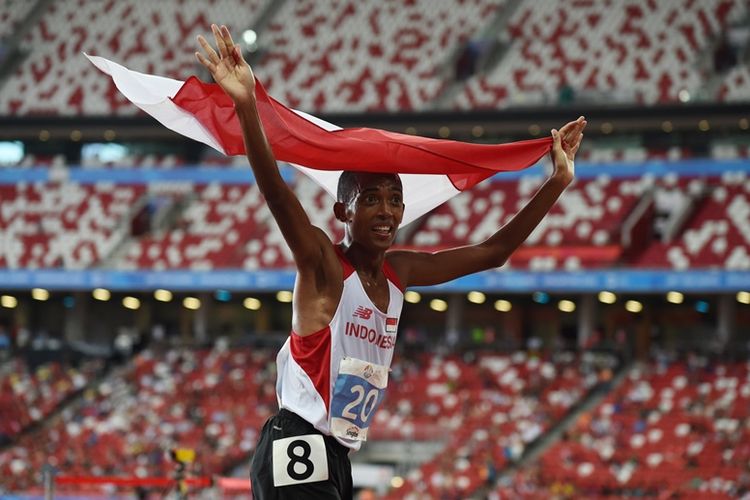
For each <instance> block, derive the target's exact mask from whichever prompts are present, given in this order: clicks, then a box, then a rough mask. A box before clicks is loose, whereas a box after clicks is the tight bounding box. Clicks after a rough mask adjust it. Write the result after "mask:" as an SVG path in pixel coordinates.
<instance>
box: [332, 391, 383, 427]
mask: <svg viewBox="0 0 750 500" xmlns="http://www.w3.org/2000/svg"><path fill="white" fill-rule="evenodd" d="M351 393H352V394H356V397H355V398H354V400H353V401H352V402H351V403H349V404H348V405H346V406H345V407H344V411H343V412H341V415H342V416H343V417H344V418H348V419H349V420H352V421H356V420H357V417H359V420H361V421H362V422H364V423H367V421H368V420H369V419H370V415H371V414H372V411H373V410H374V409H375V407H376V406H377V404H378V397H379V396H380V391H379V390H378V389H370V391H369V392H368V393H367V396H365V388H364V387H363V386H362V385H355V386H354V387H352V388H351ZM363 399H364V403H363V402H362V400H363ZM360 404H361V409H360V411H359V415H357V414H356V413H354V412H353V411H352V410H354V411H356V409H357V407H358V406H360Z"/></svg>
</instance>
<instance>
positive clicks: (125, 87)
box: [86, 55, 552, 226]
mask: <svg viewBox="0 0 750 500" xmlns="http://www.w3.org/2000/svg"><path fill="white" fill-rule="evenodd" d="M86 57H87V58H88V59H89V60H90V61H91V62H92V63H93V64H94V65H95V66H96V67H97V68H99V69H100V70H101V71H103V72H104V73H106V74H108V75H110V76H111V77H112V79H113V80H114V83H115V85H116V86H117V88H118V89H119V90H120V92H122V94H123V95H124V96H125V97H126V98H127V99H128V100H130V101H131V102H132V103H133V104H135V105H136V106H138V107H139V108H140V109H142V110H143V111H145V112H146V113H148V114H149V115H151V116H153V117H154V118H156V119H157V120H158V121H159V122H160V123H162V124H163V125H164V126H165V127H167V128H169V129H171V130H173V131H175V132H177V133H179V134H182V135H184V136H186V137H190V138H191V139H194V140H197V141H200V142H202V143H204V144H207V145H208V146H211V147H212V148H214V149H216V150H217V151H219V152H221V153H223V154H226V155H244V154H245V146H244V143H243V140H242V130H241V128H240V124H239V120H238V118H237V115H236V114H235V111H234V103H233V102H232V100H231V99H230V98H229V96H227V95H226V94H225V93H224V91H223V90H222V89H221V88H220V87H219V86H218V85H216V84H213V83H204V82H201V81H200V80H198V79H197V78H195V77H190V78H189V79H188V80H187V81H185V82H183V81H180V80H174V79H171V78H165V77H161V76H155V75H147V74H144V73H139V72H136V71H132V70H129V69H127V68H125V67H124V66H121V65H119V64H117V63H115V62H112V61H109V60H107V59H105V58H103V57H98V56H89V55H86ZM255 92H256V98H257V105H258V112H259V114H260V118H261V121H262V122H263V127H264V129H265V131H266V135H267V137H268V140H269V142H270V144H271V148H272V149H273V153H274V156H275V157H276V159H277V160H281V161H285V162H288V163H290V164H291V165H292V166H294V167H295V168H297V169H299V170H300V171H301V172H303V173H305V174H306V175H308V176H309V177H311V178H312V179H313V180H314V181H315V182H317V183H318V184H319V185H320V186H321V187H323V189H325V190H326V191H327V192H328V193H329V194H330V195H331V196H333V197H334V198H335V197H336V186H337V183H338V178H339V175H340V174H341V172H342V171H343V170H356V171H365V172H389V173H398V174H399V175H400V176H401V180H402V183H403V187H404V203H405V205H406V209H405V212H404V219H403V222H402V226H403V225H406V224H408V223H409V222H412V221H413V220H415V219H417V218H419V217H420V216H422V215H424V214H425V213H427V212H429V211H430V210H432V209H433V208H435V207H437V206H438V205H440V204H442V203H443V202H445V201H447V200H449V199H450V198H452V197H453V196H455V195H456V194H458V193H460V192H461V191H464V190H466V189H469V188H471V187H472V186H474V185H475V184H477V183H478V182H481V181H482V180H484V179H486V178H488V177H491V176H492V175H494V174H495V173H497V172H504V171H511V170H521V169H524V168H527V167H530V166H531V165H533V164H534V163H536V162H537V161H538V160H539V159H540V158H541V157H542V156H543V155H544V154H545V153H547V152H549V150H550V147H551V145H552V139H551V138H549V137H547V138H542V139H534V140H528V141H519V142H512V143H507V144H471V143H464V142H457V141H448V140H439V139H429V138H424V137H418V136H412V135H406V134H398V133H395V132H388V131H385V130H378V129H371V128H353V129H342V128H340V127H337V126H336V125H333V124H331V123H328V122H326V121H324V120H321V119H320V118H317V117H315V116H312V115H309V114H307V113H304V112H301V111H297V110H293V109H290V108H287V107H286V106H284V105H283V104H281V103H279V102H278V101H276V100H275V99H273V98H272V97H271V96H269V95H268V94H267V93H266V91H265V89H264V88H263V86H262V85H261V84H260V82H259V81H257V82H256V90H255Z"/></svg>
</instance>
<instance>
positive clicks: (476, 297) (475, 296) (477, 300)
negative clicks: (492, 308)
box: [466, 291, 487, 304]
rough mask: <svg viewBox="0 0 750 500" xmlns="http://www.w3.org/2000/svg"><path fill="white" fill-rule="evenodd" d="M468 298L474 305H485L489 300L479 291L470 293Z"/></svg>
mask: <svg viewBox="0 0 750 500" xmlns="http://www.w3.org/2000/svg"><path fill="white" fill-rule="evenodd" d="M466 298H467V299H469V302H471V303H472V304H484V301H485V300H487V296H486V295H485V294H483V293H482V292H477V291H474V292H469V294H468V295H467V296H466Z"/></svg>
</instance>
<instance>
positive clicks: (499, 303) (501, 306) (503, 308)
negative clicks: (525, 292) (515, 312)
mask: <svg viewBox="0 0 750 500" xmlns="http://www.w3.org/2000/svg"><path fill="white" fill-rule="evenodd" d="M511 309H513V304H511V303H510V301H509V300H505V299H500V300H496V301H495V310H497V311H500V312H504V313H507V312H509V311H510V310H511Z"/></svg>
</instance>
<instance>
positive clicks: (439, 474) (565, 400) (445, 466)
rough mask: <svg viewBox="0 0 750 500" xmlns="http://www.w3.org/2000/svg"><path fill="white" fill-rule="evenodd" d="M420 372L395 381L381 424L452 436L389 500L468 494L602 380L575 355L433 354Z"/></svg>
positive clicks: (411, 435)
mask: <svg viewBox="0 0 750 500" xmlns="http://www.w3.org/2000/svg"><path fill="white" fill-rule="evenodd" d="M414 372H415V373H416V374H418V376H417V377H413V378H411V380H404V381H400V382H399V383H398V384H393V388H392V390H391V391H390V393H389V395H388V400H389V401H390V403H389V404H388V407H387V408H385V409H383V410H382V411H381V412H380V413H379V414H378V416H377V419H378V420H381V421H382V422H381V423H380V425H379V427H380V428H381V429H385V430H386V431H388V429H391V430H390V431H389V433H390V434H393V433H394V432H397V433H400V435H401V438H402V439H404V438H406V439H419V437H418V436H419V434H421V433H424V435H425V436H433V438H434V436H436V435H440V431H439V429H451V435H450V438H449V439H448V440H447V442H446V446H445V450H444V451H443V452H442V453H439V454H438V455H437V456H436V457H435V458H434V459H433V460H431V461H428V462H426V463H424V464H422V465H421V466H420V467H419V468H417V469H415V470H413V471H411V472H410V473H408V474H407V477H406V479H407V480H406V483H405V484H404V486H402V487H400V488H398V489H394V490H392V492H391V494H390V496H388V497H387V498H393V499H396V498H422V497H424V496H427V497H429V498H468V496H469V495H471V494H472V493H474V492H475V491H476V490H477V488H479V487H480V486H482V485H484V484H486V483H487V482H488V481H492V480H493V478H492V477H490V476H491V475H493V474H494V473H495V472H496V471H497V470H499V469H501V468H503V467H504V466H506V465H507V464H509V463H510V462H511V461H512V460H514V459H516V458H518V457H519V456H520V455H521V454H522V453H523V451H524V449H525V448H526V446H528V445H529V443H531V442H532V441H533V440H534V439H536V438H537V437H539V436H540V435H542V434H543V433H544V432H545V431H547V430H548V429H549V427H550V426H551V425H552V424H553V423H554V422H556V421H558V420H559V419H560V418H561V417H562V416H563V415H564V414H565V413H566V412H567V411H568V410H569V409H570V408H571V407H573V406H574V405H575V404H577V403H578V402H579V401H580V400H581V399H582V398H583V397H584V396H585V395H586V393H587V392H588V390H589V389H590V388H591V387H593V386H594V385H595V384H596V383H597V381H598V379H597V374H596V370H595V369H594V367H593V364H592V363H590V362H584V360H582V359H581V358H580V357H579V356H576V355H575V354H572V353H558V354H556V355H555V356H549V357H540V356H537V355H535V354H527V353H524V352H517V353H514V354H509V355H499V354H494V353H487V354H480V355H479V356H478V358H477V359H476V361H475V362H473V363H471V364H467V363H466V362H465V361H461V360H460V359H459V358H454V357H451V358H448V359H441V358H440V357H433V358H432V359H430V360H428V363H427V364H426V365H425V366H424V369H423V370H414ZM418 388H421V390H420V389H418ZM381 432H382V431H378V433H377V434H376V435H377V438H381V437H383V435H382V434H381ZM443 432H444V431H443Z"/></svg>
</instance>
